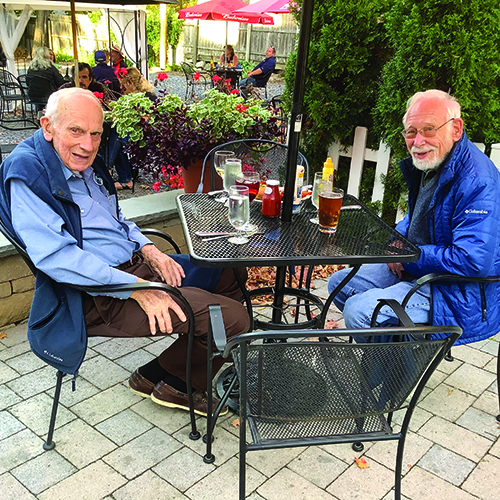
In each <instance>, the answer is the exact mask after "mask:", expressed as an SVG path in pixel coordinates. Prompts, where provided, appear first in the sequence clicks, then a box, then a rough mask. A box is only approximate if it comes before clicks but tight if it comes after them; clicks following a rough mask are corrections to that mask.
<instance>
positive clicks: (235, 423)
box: [231, 418, 240, 427]
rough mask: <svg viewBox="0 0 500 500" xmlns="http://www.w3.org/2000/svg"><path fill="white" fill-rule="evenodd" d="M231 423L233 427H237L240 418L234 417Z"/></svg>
mask: <svg viewBox="0 0 500 500" xmlns="http://www.w3.org/2000/svg"><path fill="white" fill-rule="evenodd" d="M231 425H232V426H233V427H239V426H240V419H239V418H235V419H234V420H233V421H232V422H231Z"/></svg>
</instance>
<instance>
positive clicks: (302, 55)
mask: <svg viewBox="0 0 500 500" xmlns="http://www.w3.org/2000/svg"><path fill="white" fill-rule="evenodd" d="M313 9H314V0H304V2H303V3H302V19H301V22H300V34H299V44H298V47H297V62H296V65H295V83H294V87H293V104H292V113H291V116H290V124H289V126H288V130H289V139H288V156H287V160H286V180H285V192H284V193H283V211H282V214H281V219H282V220H283V222H290V221H291V220H292V205H293V190H294V187H295V176H296V172H297V153H298V152H299V139H300V130H301V128H302V120H303V109H304V89H305V81H306V67H307V57H308V55H309V42H310V39H311V26H312V18H313Z"/></svg>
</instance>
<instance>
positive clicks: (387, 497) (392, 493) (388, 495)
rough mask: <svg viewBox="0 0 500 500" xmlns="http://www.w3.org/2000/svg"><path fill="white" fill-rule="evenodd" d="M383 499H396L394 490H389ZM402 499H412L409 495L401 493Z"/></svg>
mask: <svg viewBox="0 0 500 500" xmlns="http://www.w3.org/2000/svg"><path fill="white" fill-rule="evenodd" d="M382 500H394V490H392V491H389V493H387V495H386V496H385V497H384V498H382ZM401 500H410V499H409V498H408V497H405V496H404V495H401Z"/></svg>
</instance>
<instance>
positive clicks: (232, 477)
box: [184, 458, 331, 500]
mask: <svg viewBox="0 0 500 500" xmlns="http://www.w3.org/2000/svg"><path fill="white" fill-rule="evenodd" d="M238 477H239V476H238V460H237V459H236V458H232V459H231V460H229V461H228V462H226V463H225V464H223V465H221V466H220V467H218V468H217V469H216V470H214V471H213V472H211V473H210V474H209V475H208V476H205V477H204V478H203V479H202V480H201V481H199V482H198V483H196V484H195V485H194V486H192V487H191V488H189V489H188V490H187V491H186V492H185V493H184V494H185V495H186V496H187V497H189V498H191V499H192V500H214V499H216V500H237V499H238V484H239V483H238ZM265 479H266V478H265V476H263V475H262V474H261V473H260V472H258V471H256V470H255V469H253V468H252V467H247V471H246V483H247V484H246V494H247V495H248V494H250V493H251V492H252V491H253V490H255V489H257V487H258V486H260V485H261V484H262V483H263V482H264V481H265ZM261 495H262V493H261ZM263 496H264V497H265V498H266V499H267V500H270V498H269V497H267V496H266V495H263ZM281 498H285V495H282V497H281ZM310 498H312V497H310ZM288 500H292V499H291V498H288ZM315 500H320V498H317V499H315ZM330 500H331V499H330Z"/></svg>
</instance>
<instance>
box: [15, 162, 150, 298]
mask: <svg viewBox="0 0 500 500" xmlns="http://www.w3.org/2000/svg"><path fill="white" fill-rule="evenodd" d="M56 168H57V167H56ZM60 168H62V170H63V172H64V176H65V177H66V180H67V181H68V186H69V189H70V191H71V195H72V196H73V200H74V202H75V203H76V204H77V205H78V206H79V207H80V212H81V221H82V232H83V248H79V247H78V245H77V241H76V239H75V238H74V237H73V236H71V235H70V234H69V233H68V232H67V231H66V229H65V228H64V221H63V219H62V218H61V217H60V216H59V215H58V214H57V213H55V212H54V211H53V210H52V209H51V208H50V207H49V206H48V205H47V204H46V203H45V202H43V201H42V200H41V199H40V198H39V197H38V196H37V195H36V193H34V192H33V191H32V190H31V189H30V188H29V187H28V186H27V185H26V184H25V183H24V182H23V181H21V180H19V179H13V180H12V181H11V200H12V201H11V203H12V223H13V226H14V229H15V231H16V233H17V235H18V236H19V238H20V239H21V240H22V241H23V243H24V244H25V246H26V249H27V251H28V254H29V255H30V257H31V260H32V261H33V263H34V265H35V266H36V267H37V269H40V270H41V271H43V272H44V273H45V274H47V275H48V276H50V277H51V278H52V279H54V280H55V281H58V282H62V283H72V284H75V285H87V286H89V285H91V286H93V285H110V284H120V283H135V282H136V281H137V278H136V277H135V276H133V275H131V274H128V273H125V272H123V271H119V270H118V269H115V268H114V267H113V266H117V265H119V264H122V263H124V262H126V261H127V260H130V259H131V257H132V255H133V253H134V252H136V251H138V250H140V249H141V248H142V247H143V246H144V245H145V244H147V243H151V242H150V241H149V239H148V238H146V237H145V236H144V235H143V234H142V233H141V231H140V230H139V228H138V227H137V226H136V225H135V224H134V223H133V222H130V221H127V220H126V219H125V217H124V216H123V214H122V213H121V211H120V210H118V212H117V210H116V199H115V197H114V196H110V195H109V194H108V192H107V191H106V189H105V188H104V186H103V185H102V181H101V179H99V178H98V177H97V176H96V174H95V173H94V170H93V169H92V167H89V168H87V169H86V170H85V171H84V172H82V175H80V174H79V173H76V174H74V173H72V172H71V171H70V170H69V169H68V168H66V167H65V166H64V164H63V163H62V161H60ZM106 295H110V296H113V297H118V298H124V299H125V298H128V297H129V296H130V292H125V293H113V294H106Z"/></svg>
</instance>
